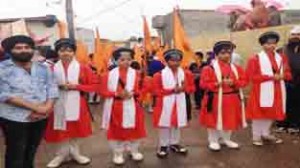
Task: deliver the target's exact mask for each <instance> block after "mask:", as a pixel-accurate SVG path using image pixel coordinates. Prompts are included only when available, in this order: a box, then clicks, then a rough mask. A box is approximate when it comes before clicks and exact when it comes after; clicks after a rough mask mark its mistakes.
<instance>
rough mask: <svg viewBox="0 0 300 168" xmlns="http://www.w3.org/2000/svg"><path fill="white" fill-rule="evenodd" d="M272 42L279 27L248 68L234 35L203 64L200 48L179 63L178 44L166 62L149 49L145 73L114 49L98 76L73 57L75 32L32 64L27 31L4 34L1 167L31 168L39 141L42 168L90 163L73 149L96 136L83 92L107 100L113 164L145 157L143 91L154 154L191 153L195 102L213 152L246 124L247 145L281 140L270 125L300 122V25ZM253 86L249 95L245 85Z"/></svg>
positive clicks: (263, 38) (127, 52)
mask: <svg viewBox="0 0 300 168" xmlns="http://www.w3.org/2000/svg"><path fill="white" fill-rule="evenodd" d="M279 41H280V35H279V34H278V33H276V32H265V33H263V34H261V35H260V37H259V39H258V42H259V44H260V45H261V48H262V49H261V51H260V52H258V53H255V54H254V55H253V56H251V57H250V58H249V60H248V62H247V66H246V68H245V69H244V68H243V67H242V66H241V59H240V58H239V56H238V55H237V54H235V53H234V50H235V48H236V47H238V45H237V46H236V44H233V43H232V42H231V41H219V42H217V43H215V45H214V46H213V48H212V52H208V53H206V55H207V56H206V57H207V58H206V62H204V60H203V59H204V58H205V56H204V55H205V54H203V53H202V52H196V53H195V56H196V57H197V61H196V62H194V63H192V64H191V65H190V67H181V66H180V65H181V61H182V59H183V57H184V53H183V52H182V51H180V50H178V49H169V50H167V51H165V52H164V54H163V57H164V63H162V62H160V61H158V60H157V59H156V57H155V53H154V54H153V53H152V54H153V56H152V57H150V59H149V60H148V63H147V64H148V66H147V68H148V70H147V71H145V69H144V68H145V66H141V65H140V64H139V63H138V62H136V61H134V54H135V53H134V51H133V50H132V49H130V48H118V49H116V50H115V51H114V52H113V54H112V59H113V62H115V64H114V66H111V67H110V68H109V70H108V71H107V72H106V73H104V74H102V75H97V74H96V73H95V72H96V70H95V67H94V66H93V65H92V64H89V65H85V64H82V63H80V62H79V61H77V60H76V49H77V48H76V43H75V41H74V40H72V39H69V38H64V39H59V40H58V41H56V42H55V44H54V51H49V52H47V53H46V58H47V59H46V60H43V61H32V58H33V55H34V49H35V44H34V41H33V40H32V39H31V38H30V37H28V36H24V35H17V36H12V37H9V38H7V39H5V40H3V41H2V48H3V49H4V52H5V59H3V60H2V61H1V62H0V125H1V128H2V130H3V133H4V138H5V144H6V151H5V168H33V167H34V158H35V154H36V151H37V148H38V146H39V144H40V142H41V140H42V139H45V141H46V142H47V143H55V144H57V154H56V156H55V157H54V158H53V159H52V160H51V161H50V162H49V163H48V165H47V167H49V168H55V167H60V166H61V164H62V163H63V162H65V161H68V160H70V159H73V160H75V161H76V162H77V163H78V164H82V165H86V164H89V163H90V162H91V159H90V158H89V157H87V156H85V155H84V154H82V153H81V152H80V147H79V146H78V141H80V140H83V139H84V138H87V137H89V136H91V135H92V133H93V132H92V126H91V123H92V115H91V112H90V109H89V105H88V98H87V94H88V93H93V97H94V96H95V95H96V96H98V95H99V96H100V97H101V99H103V100H104V101H103V109H99V111H101V113H102V122H101V127H102V128H103V129H104V130H105V131H106V133H107V141H108V144H109V146H110V148H111V151H112V161H113V163H114V164H116V165H122V164H124V163H125V162H126V161H125V157H124V153H125V152H129V153H130V155H131V158H132V159H133V160H135V161H141V160H143V159H144V155H143V154H142V153H141V152H140V148H142V147H141V146H140V142H141V140H142V139H143V138H146V137H147V131H146V128H145V115H144V114H145V113H144V111H145V110H144V108H143V105H142V104H143V103H142V102H143V99H144V98H145V95H147V94H150V95H152V97H153V102H152V104H151V105H150V106H151V107H150V108H147V111H150V112H152V111H153V112H152V113H151V115H152V120H153V127H154V128H155V129H157V130H158V144H157V146H158V149H157V156H158V157H159V158H161V159H166V158H167V157H168V156H169V153H170V152H174V153H177V154H179V155H186V154H187V153H188V149H187V148H186V147H185V145H183V144H182V143H181V139H182V138H184V137H181V136H180V135H181V131H182V128H185V127H188V122H189V120H190V119H191V118H192V116H193V115H192V114H191V113H192V105H195V108H196V109H198V111H199V115H198V120H199V123H200V125H201V126H203V127H205V128H207V132H208V148H209V149H210V150H211V151H220V150H221V148H222V147H223V145H225V146H226V147H228V148H230V149H238V148H240V146H239V143H238V142H235V141H234V140H232V139H231V135H232V134H233V133H236V132H237V131H239V130H240V129H243V128H245V127H247V125H248V124H249V123H250V125H251V128H252V143H253V145H255V146H263V145H264V144H265V143H266V142H271V143H274V144H280V143H282V142H283V140H282V139H280V138H279V137H277V136H275V135H274V134H273V133H272V132H271V126H272V124H273V123H276V125H277V126H278V130H289V129H293V130H294V131H295V130H299V128H300V127H299V126H300V115H299V114H298V113H299V109H300V105H299V103H298V102H299V99H300V96H299V94H298V93H299V92H300V82H299V80H300V26H295V27H294V28H293V29H292V30H291V32H290V38H289V41H288V42H287V45H286V46H284V47H283V50H282V51H281V52H277V50H276V49H277V47H278V46H277V44H278V42H279ZM90 58H91V59H92V58H93V55H90ZM250 84H251V85H252V86H251V88H250V93H249V96H248V97H247V96H246V95H244V92H243V88H245V87H246V86H248V85H250ZM191 95H193V96H191ZM192 97H194V102H195V103H191V101H192V99H191V98H192ZM246 98H247V99H246ZM92 99H93V98H92ZM93 100H94V99H93ZM152 107H153V109H152Z"/></svg>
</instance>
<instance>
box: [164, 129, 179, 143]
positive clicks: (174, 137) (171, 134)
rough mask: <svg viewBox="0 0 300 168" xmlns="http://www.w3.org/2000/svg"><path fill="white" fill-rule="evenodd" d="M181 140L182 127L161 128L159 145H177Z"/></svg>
mask: <svg viewBox="0 0 300 168" xmlns="http://www.w3.org/2000/svg"><path fill="white" fill-rule="evenodd" d="M179 142H180V128H160V129H159V145H160V146H169V145H176V144H179Z"/></svg>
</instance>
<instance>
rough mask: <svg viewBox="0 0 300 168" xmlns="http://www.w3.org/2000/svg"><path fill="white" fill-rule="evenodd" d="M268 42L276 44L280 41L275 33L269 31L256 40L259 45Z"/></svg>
mask: <svg viewBox="0 0 300 168" xmlns="http://www.w3.org/2000/svg"><path fill="white" fill-rule="evenodd" d="M268 40H275V42H276V43H278V41H279V40H280V36H279V34H278V33H276V32H273V31H269V32H265V33H263V34H261V35H260V36H259V39H258V41H259V43H260V45H264V44H265V43H267V42H268Z"/></svg>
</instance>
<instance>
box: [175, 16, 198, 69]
mask: <svg viewBox="0 0 300 168" xmlns="http://www.w3.org/2000/svg"><path fill="white" fill-rule="evenodd" d="M173 24H174V25H173V28H174V30H173V38H174V39H173V40H174V47H175V48H177V49H179V50H181V51H182V52H183V59H182V62H181V66H182V67H184V68H186V67H188V66H189V64H190V63H191V62H192V61H194V60H195V57H194V53H193V51H192V49H191V47H190V43H189V40H188V37H187V36H186V34H185V31H184V28H183V26H182V24H181V21H180V18H179V13H178V11H177V10H174V12H173Z"/></svg>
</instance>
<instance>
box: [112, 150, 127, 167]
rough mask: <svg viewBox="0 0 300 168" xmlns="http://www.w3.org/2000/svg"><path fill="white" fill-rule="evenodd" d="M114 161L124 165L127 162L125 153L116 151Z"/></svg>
mask: <svg viewBox="0 0 300 168" xmlns="http://www.w3.org/2000/svg"><path fill="white" fill-rule="evenodd" d="M113 163H114V164H116V165H122V164H124V163H125V160H124V157H123V153H117V152H116V153H114V157H113Z"/></svg>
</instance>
